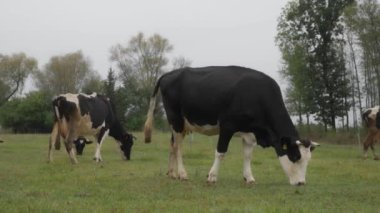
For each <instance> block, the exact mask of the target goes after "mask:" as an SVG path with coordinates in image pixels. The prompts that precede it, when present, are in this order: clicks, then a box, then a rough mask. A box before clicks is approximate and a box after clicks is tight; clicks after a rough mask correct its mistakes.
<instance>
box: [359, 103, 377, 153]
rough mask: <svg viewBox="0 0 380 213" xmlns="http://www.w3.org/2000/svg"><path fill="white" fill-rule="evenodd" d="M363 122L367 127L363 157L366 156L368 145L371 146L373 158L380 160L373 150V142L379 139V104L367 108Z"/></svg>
mask: <svg viewBox="0 0 380 213" xmlns="http://www.w3.org/2000/svg"><path fill="white" fill-rule="evenodd" d="M362 118H363V123H364V124H365V126H366V127H367V137H366V139H365V140H364V143H363V150H364V158H367V157H368V155H367V152H368V147H371V150H372V154H373V158H374V159H375V160H380V158H379V156H378V155H376V152H375V144H376V143H377V142H378V141H379V140H380V112H379V106H376V107H373V108H370V109H367V110H366V111H365V112H364V113H363V114H362Z"/></svg>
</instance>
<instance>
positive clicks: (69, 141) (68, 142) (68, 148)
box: [65, 137, 78, 164]
mask: <svg viewBox="0 0 380 213" xmlns="http://www.w3.org/2000/svg"><path fill="white" fill-rule="evenodd" d="M73 144H74V143H73V139H71V138H70V137H69V138H68V139H67V140H66V141H65V146H66V151H67V153H68V154H69V157H70V160H71V163H73V164H77V163H78V160H77V157H76V152H75V149H74V148H73Z"/></svg>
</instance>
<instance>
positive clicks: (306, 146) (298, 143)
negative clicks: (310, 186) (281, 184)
mask: <svg viewBox="0 0 380 213" xmlns="http://www.w3.org/2000/svg"><path fill="white" fill-rule="evenodd" d="M281 142H282V146H283V147H282V155H279V160H280V163H281V166H282V168H283V169H284V171H285V173H286V175H287V176H288V178H289V182H290V184H291V185H304V184H305V183H306V180H305V176H306V169H307V164H308V163H309V160H310V159H311V151H313V150H314V148H315V147H316V146H319V144H318V143H315V142H312V141H310V140H294V139H293V140H292V139H290V138H283V139H282V141H281Z"/></svg>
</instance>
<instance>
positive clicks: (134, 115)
mask: <svg viewBox="0 0 380 213" xmlns="http://www.w3.org/2000/svg"><path fill="white" fill-rule="evenodd" d="M172 49H173V46H172V45H171V44H170V43H169V41H168V40H167V39H166V38H163V37H161V36H160V35H158V34H154V35H153V36H151V37H148V38H146V37H145V36H144V34H143V33H139V34H137V36H134V37H132V38H131V39H130V41H129V43H128V44H127V45H125V46H123V45H121V44H117V45H115V46H113V47H112V48H111V58H110V59H111V61H113V62H115V63H116V64H117V67H118V69H119V78H120V79H121V83H122V88H120V89H118V92H117V94H119V95H121V93H120V91H124V92H123V95H122V96H124V98H125V99H124V100H125V101H126V103H125V106H126V107H125V108H124V109H125V111H124V115H125V116H126V117H127V119H128V123H129V125H132V123H133V127H132V128H133V129H139V128H141V126H142V125H143V123H144V119H145V113H146V111H147V109H148V105H149V99H150V96H151V93H152V91H153V88H154V85H155V83H156V81H157V79H158V78H159V76H161V75H162V74H163V73H164V67H165V66H166V65H167V64H168V61H169V59H168V58H167V57H166V54H168V53H169V52H170V51H171V50H172ZM119 99H120V98H119ZM156 114H157V116H162V113H156ZM157 120H160V119H157ZM129 127H131V126H129Z"/></svg>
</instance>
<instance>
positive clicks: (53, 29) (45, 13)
mask: <svg viewBox="0 0 380 213" xmlns="http://www.w3.org/2000/svg"><path fill="white" fill-rule="evenodd" d="M286 2H287V0H124V1H122V0H119V1H117V0H61V1H56V0H33V1H31V0H0V53H2V54H12V53H17V52H25V53H26V54H27V55H28V56H32V57H34V58H36V59H37V60H38V62H39V67H40V68H42V67H43V66H44V65H45V64H46V63H47V62H48V60H49V59H50V57H52V56H55V55H62V54H66V53H69V52H74V51H77V50H82V52H83V54H84V55H85V56H86V57H89V58H90V60H91V62H92V65H93V68H94V69H95V70H97V71H98V72H99V73H100V74H101V75H102V77H105V76H106V74H107V71H108V68H109V67H110V66H111V62H110V61H109V56H110V53H109V49H110V47H111V46H113V45H115V44H117V43H122V44H126V43H127V42H128V41H129V39H130V38H131V37H132V36H135V35H136V34H137V33H138V32H143V33H144V34H145V35H146V36H150V35H152V34H154V33H158V34H160V35H161V36H163V37H165V38H167V39H168V40H169V42H170V43H171V44H172V45H173V46H174V50H173V52H172V54H171V55H172V56H179V55H181V56H184V57H185V58H187V59H189V60H191V61H192V66H193V67H199V66H209V65H240V66H246V67H250V68H254V69H257V70H260V71H262V72H265V73H267V74H268V75H270V76H272V77H273V78H275V79H276V80H277V81H278V82H279V83H280V84H282V83H283V82H281V81H280V79H279V75H278V70H279V67H280V64H281V61H280V52H279V50H278V48H277V47H276V45H275V42H274V37H275V35H276V26H277V18H278V17H279V15H280V13H281V9H282V8H283V7H284V6H285V4H286Z"/></svg>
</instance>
